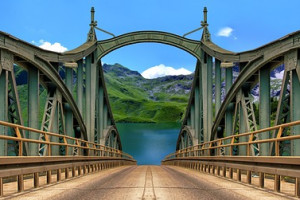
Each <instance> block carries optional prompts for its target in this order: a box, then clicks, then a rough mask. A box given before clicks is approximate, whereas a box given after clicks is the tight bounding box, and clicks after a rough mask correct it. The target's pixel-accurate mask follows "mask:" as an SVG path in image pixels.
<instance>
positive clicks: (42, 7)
mask: <svg viewBox="0 0 300 200" xmlns="http://www.w3.org/2000/svg"><path fill="white" fill-rule="evenodd" d="M92 6H94V7H95V10H96V15H95V18H96V20H97V21H98V26H99V27H101V28H103V29H105V30H107V31H110V32H112V33H114V34H115V35H120V34H124V33H128V32H132V31H140V30H160V31H167V32H171V33H174V34H178V35H183V34H185V33H187V32H189V31H191V30H193V29H195V28H198V27H200V21H201V20H202V18H203V15H202V10H203V7H204V6H207V8H208V23H209V30H210V32H211V35H212V40H213V41H214V42H215V43H216V44H218V45H219V46H221V47H223V48H225V49H228V50H231V51H244V50H250V49H253V48H256V47H259V46H261V45H263V44H265V43H268V42H271V41H273V40H275V39H278V38H280V37H282V36H284V35H286V34H288V33H291V32H294V31H297V30H299V29H300V20H299V18H300V17H299V8H300V1H299V0H288V1H286V0H272V1H270V0H226V1H224V0H185V1H182V0H172V1H170V0H127V1H125V0H9V1H4V0H2V1H1V12H0V19H1V20H0V30H1V31H4V32H8V33H10V34H12V35H14V36H16V37H18V38H20V39H22V40H25V41H28V42H32V41H34V42H35V44H36V45H41V44H44V45H46V46H47V44H48V45H53V44H54V43H60V45H62V46H63V47H66V48H67V49H68V50H71V49H73V48H75V47H77V46H79V45H80V44H82V43H83V42H85V40H86V37H87V33H88V30H89V22H90V8H91V7H92ZM225 27H227V33H231V34H230V35H228V34H227V35H228V37H225V36H218V33H219V31H220V30H221V29H222V28H225ZM228 28H229V29H228ZM230 29H231V31H230ZM225 33H226V32H225ZM223 35H224V34H223ZM225 35H226V34H225ZM97 36H98V39H107V38H109V36H107V35H105V34H102V33H101V32H97ZM188 37H189V38H192V39H196V40H198V39H200V37H201V32H198V33H195V34H193V35H190V36H188ZM40 40H43V41H40ZM39 41H40V42H39ZM46 42H49V43H46ZM102 61H103V62H105V63H110V64H113V63H120V64H122V65H124V66H126V67H128V68H130V69H133V70H137V71H139V72H141V73H142V72H143V71H145V70H146V69H148V68H150V67H153V66H158V65H161V64H162V65H165V66H170V67H173V68H176V69H178V68H185V69H187V70H189V71H193V70H194V68H195V65H196V60H195V58H194V57H193V56H191V55H189V54H188V53H186V52H184V51H182V50H179V49H177V48H174V47H171V46H167V45H162V44H154V43H144V44H136V45H131V46H127V47H124V48H121V49H119V50H116V51H114V52H112V53H110V54H108V55H107V56H105V57H104V58H103V60H102Z"/></svg>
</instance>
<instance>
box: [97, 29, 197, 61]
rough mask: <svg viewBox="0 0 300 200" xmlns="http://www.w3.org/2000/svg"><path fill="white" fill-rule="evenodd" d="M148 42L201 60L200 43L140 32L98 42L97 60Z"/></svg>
mask: <svg viewBox="0 0 300 200" xmlns="http://www.w3.org/2000/svg"><path fill="white" fill-rule="evenodd" d="M146 42H153V43H161V44H166V45H171V46H174V47H177V48H179V49H182V50H184V51H186V52H188V53H189V54H191V55H193V56H194V57H196V58H197V59H200V55H201V54H200V53H201V45H202V43H201V42H200V41H196V40H191V39H187V38H184V37H181V36H179V35H175V34H172V33H167V32H161V31H138V32H132V33H127V34H123V35H120V36H117V37H114V38H111V39H108V40H101V41H98V42H97V50H98V57H97V59H98V60H100V59H101V58H102V57H104V56H105V55H107V54H109V53H110V52H112V51H114V50H116V49H119V48H121V47H124V46H128V45H132V44H137V43H146Z"/></svg>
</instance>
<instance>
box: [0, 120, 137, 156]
mask: <svg viewBox="0 0 300 200" xmlns="http://www.w3.org/2000/svg"><path fill="white" fill-rule="evenodd" d="M0 126H4V127H5V128H6V129H7V128H11V129H13V130H14V132H15V134H16V136H8V135H0V140H7V141H16V142H18V146H19V147H18V153H17V156H23V151H24V148H23V146H24V143H36V144H44V145H46V146H47V153H46V156H53V154H52V151H51V147H53V146H61V147H65V155H66V156H67V155H70V153H69V150H70V149H73V152H74V151H75V150H76V152H77V155H78V156H80V155H82V156H101V157H122V158H127V159H132V160H133V157H132V156H131V155H129V154H127V153H124V152H122V151H120V150H118V149H115V148H111V147H107V146H104V145H100V144H96V143H93V142H89V141H86V140H83V139H80V138H74V137H71V136H67V135H61V134H57V133H52V132H46V131H42V130H38V129H34V128H29V127H25V126H21V125H18V124H13V123H9V122H4V121H0ZM21 131H29V132H30V133H31V134H38V135H43V136H44V138H45V140H37V139H31V138H26V137H23V134H21ZM6 132H7V131H6ZM27 137H28V136H27ZM50 137H56V138H58V139H60V140H61V141H63V142H54V141H51V139H50ZM52 140H53V139H52ZM83 152H85V155H83ZM56 156H57V155H56Z"/></svg>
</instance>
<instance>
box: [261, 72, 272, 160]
mask: <svg viewBox="0 0 300 200" xmlns="http://www.w3.org/2000/svg"><path fill="white" fill-rule="evenodd" d="M270 100H271V99H270V69H269V68H267V67H265V68H262V69H261V70H260V71H259V127H260V129H263V128H268V127H270V115H271V110H270ZM269 134H270V133H269V132H264V133H261V134H259V136H260V138H259V139H260V140H261V139H262V140H264V139H268V138H270V135H269ZM269 146H270V145H269V143H262V144H260V150H259V153H260V155H261V156H268V155H269Z"/></svg>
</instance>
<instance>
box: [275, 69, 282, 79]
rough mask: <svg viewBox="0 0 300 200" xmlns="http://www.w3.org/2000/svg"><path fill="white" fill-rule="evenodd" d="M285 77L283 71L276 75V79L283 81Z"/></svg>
mask: <svg viewBox="0 0 300 200" xmlns="http://www.w3.org/2000/svg"><path fill="white" fill-rule="evenodd" d="M283 75H284V70H282V71H281V72H279V73H276V74H275V78H278V79H283Z"/></svg>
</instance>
